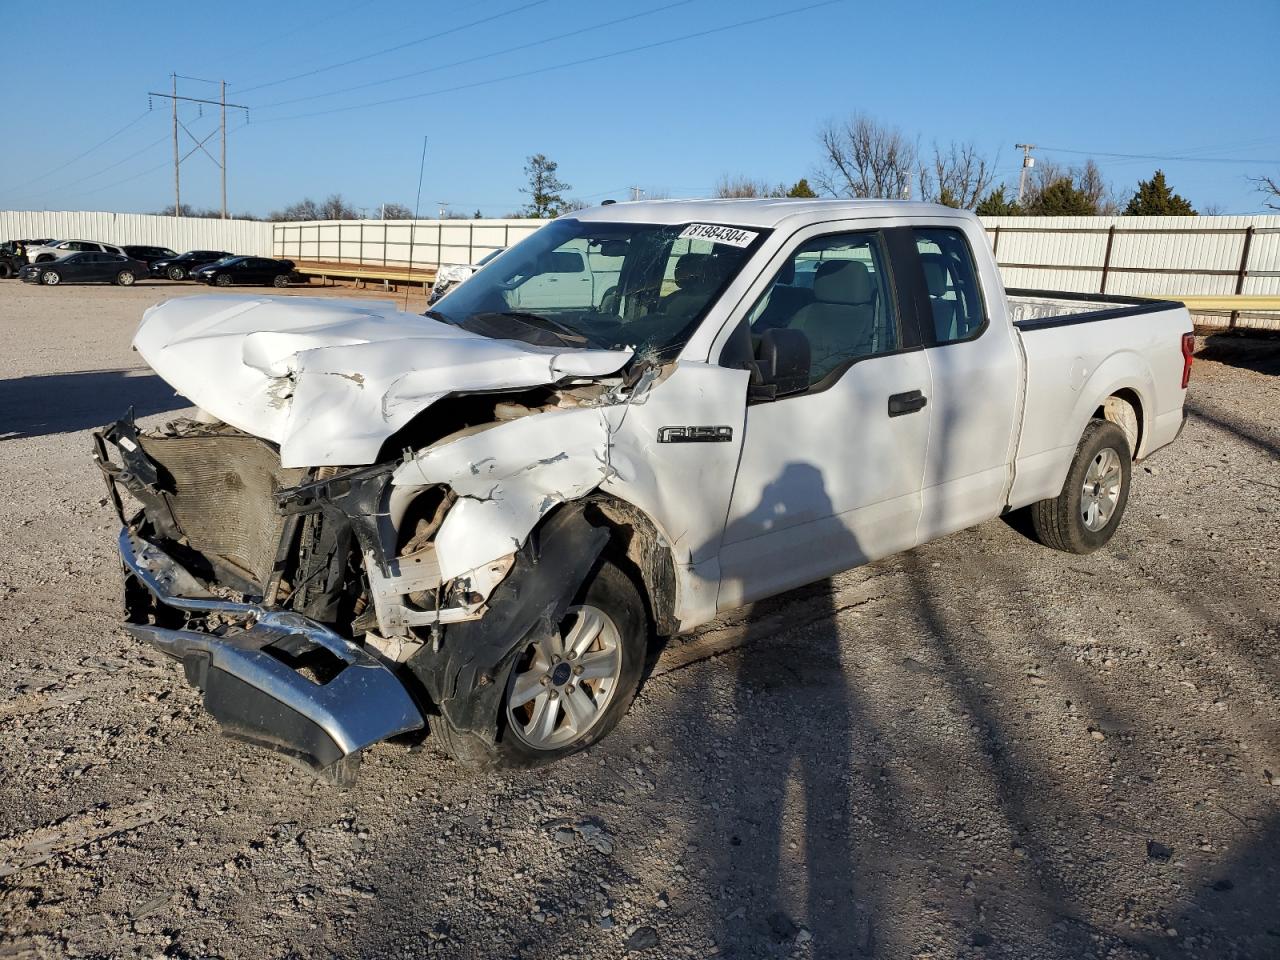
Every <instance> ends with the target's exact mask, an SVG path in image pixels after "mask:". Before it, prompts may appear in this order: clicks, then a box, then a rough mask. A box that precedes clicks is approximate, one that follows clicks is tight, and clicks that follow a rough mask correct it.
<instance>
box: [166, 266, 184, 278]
mask: <svg viewBox="0 0 1280 960" xmlns="http://www.w3.org/2000/svg"><path fill="white" fill-rule="evenodd" d="M166 272H167V273H168V275H169V279H170V280H181V279H182V278H183V277H185V276H186V275H187V273H186V271H185V270H183V269H182V268H181V267H170V268H169V269H168V270H167V271H166Z"/></svg>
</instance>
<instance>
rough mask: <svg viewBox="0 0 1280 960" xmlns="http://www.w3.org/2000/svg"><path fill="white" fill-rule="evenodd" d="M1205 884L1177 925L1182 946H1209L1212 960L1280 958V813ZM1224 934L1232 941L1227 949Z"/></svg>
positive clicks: (1163, 946) (1158, 947)
mask: <svg viewBox="0 0 1280 960" xmlns="http://www.w3.org/2000/svg"><path fill="white" fill-rule="evenodd" d="M1201 879H1202V883H1201V887H1200V892H1199V894H1198V895H1197V896H1196V898H1195V899H1194V900H1193V901H1192V902H1191V904H1190V906H1188V907H1187V909H1186V910H1185V911H1183V913H1182V914H1181V916H1180V917H1179V918H1178V920H1177V922H1176V923H1175V928H1176V929H1177V931H1178V938H1179V940H1181V941H1183V942H1184V943H1185V942H1186V941H1188V940H1191V941H1193V942H1198V943H1201V944H1204V946H1205V950H1206V952H1205V954H1204V955H1210V956H1231V957H1258V958H1262V957H1277V956H1280V916H1278V915H1277V913H1276V904H1278V903H1280V813H1273V814H1272V815H1271V817H1270V819H1269V820H1268V821H1267V822H1266V823H1263V824H1261V825H1260V828H1259V829H1257V830H1256V831H1254V832H1252V833H1251V836H1250V839H1248V840H1247V841H1246V842H1244V843H1243V844H1242V845H1241V846H1240V848H1239V849H1238V850H1237V851H1236V853H1235V855H1234V856H1232V857H1231V858H1229V859H1228V860H1226V861H1225V862H1223V863H1221V864H1219V865H1218V866H1217V868H1216V869H1214V870H1211V871H1209V872H1208V873H1206V874H1205V876H1204V877H1202V878H1201ZM1224 931H1229V933H1230V936H1231V942H1230V944H1229V946H1228V947H1227V948H1226V949H1224V945H1223V944H1222V943H1221V937H1222V934H1223V932H1224ZM1152 947H1153V952H1155V953H1161V952H1162V951H1163V952H1168V953H1169V954H1173V953H1174V952H1175V951H1173V950H1170V949H1169V947H1168V945H1167V942H1159V941H1157V942H1155V943H1153V944H1152ZM1180 955H1185V954H1180Z"/></svg>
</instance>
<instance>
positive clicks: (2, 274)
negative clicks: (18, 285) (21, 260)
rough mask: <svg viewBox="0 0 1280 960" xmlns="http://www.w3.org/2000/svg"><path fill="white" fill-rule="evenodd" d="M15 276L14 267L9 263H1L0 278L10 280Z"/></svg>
mask: <svg viewBox="0 0 1280 960" xmlns="http://www.w3.org/2000/svg"><path fill="white" fill-rule="evenodd" d="M12 276H13V267H11V266H9V264H7V263H0V280H8V279H9V278H10V277H12Z"/></svg>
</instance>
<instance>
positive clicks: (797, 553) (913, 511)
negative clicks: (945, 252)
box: [717, 221, 932, 610]
mask: <svg viewBox="0 0 1280 960" xmlns="http://www.w3.org/2000/svg"><path fill="white" fill-rule="evenodd" d="M836 226H837V225H833V224H825V225H821V226H818V227H812V228H809V229H808V230H806V231H802V232H801V233H800V234H798V235H797V237H796V239H795V241H794V244H793V246H792V247H791V248H790V250H789V252H786V253H785V254H784V255H783V256H782V257H781V258H780V262H779V259H777V258H775V261H774V263H775V265H776V266H777V273H776V274H775V275H774V277H773V279H772V281H771V282H770V283H769V284H768V286H767V287H766V289H765V290H764V292H763V293H762V294H761V295H760V297H759V298H758V299H757V300H756V302H755V305H754V306H753V307H752V308H751V310H750V311H749V313H748V314H747V316H746V317H745V318H744V320H743V322H745V323H747V324H748V325H749V327H750V332H751V335H752V338H753V341H754V342H756V343H758V342H759V340H760V338H762V337H763V336H764V335H765V332H766V331H768V330H771V329H773V330H781V329H786V330H790V331H799V332H800V333H802V334H804V336H805V338H806V339H807V340H808V342H809V347H810V371H809V377H808V383H807V385H805V384H803V383H801V384H799V385H798V389H796V392H794V393H790V394H788V395H785V396H778V397H775V398H773V399H768V398H766V397H760V396H757V397H756V398H755V399H753V401H752V402H750V403H749V406H748V407H747V417H746V428H745V433H744V438H743V448H742V456H741V460H740V462H739V466H738V473H737V478H736V480H735V483H734V489H733V495H732V499H731V503H730V507H729V512H728V522H727V525H726V528H725V533H724V538H723V541H722V546H721V554H720V567H721V576H722V579H721V584H720V591H719V597H718V601H717V606H718V608H719V609H721V610H726V609H732V608H734V607H738V606H741V605H742V604H745V603H750V602H752V601H755V600H759V599H762V598H764V597H767V596H771V595H773V594H777V593H781V592H782V591H785V590H789V589H792V588H794V587H797V586H800V585H802V584H806V583H810V582H813V581H815V580H819V579H821V578H823V577H827V576H830V575H832V574H834V573H837V572H839V571H842V570H846V569H849V568H851V567H854V566H857V565H859V564H862V563H866V562H868V561H870V560H874V559H876V558H877V557H883V556H886V555H888V554H891V553H895V552H897V551H899V550H903V549H905V548H907V547H910V546H912V545H913V544H914V543H915V535H916V526H917V523H918V522H919V519H920V513H921V487H922V484H923V478H924V464H925V454H926V449H927V446H928V439H929V415H928V413H927V411H925V407H926V405H927V403H928V398H929V396H930V394H931V392H932V391H931V382H930V374H929V365H928V361H927V359H926V358H925V354H924V351H923V350H922V349H921V348H920V336H919V332H918V326H917V323H916V317H915V314H914V310H913V308H912V305H911V303H912V302H911V299H910V297H909V296H900V295H899V291H898V284H897V283H896V282H895V279H894V274H895V272H896V271H895V270H894V259H895V257H894V253H895V252H897V251H898V250H899V248H900V247H901V245H902V243H903V241H904V240H909V236H908V237H902V236H895V235H894V233H895V232H894V231H892V230H874V229H872V230H868V229H866V226H867V222H866V221H860V222H859V223H858V224H857V226H858V229H850V230H838V229H836ZM911 254H912V255H914V247H912V248H911ZM903 292H904V294H905V293H906V292H907V288H906V287H905V285H904V290H903ZM757 394H758V391H757Z"/></svg>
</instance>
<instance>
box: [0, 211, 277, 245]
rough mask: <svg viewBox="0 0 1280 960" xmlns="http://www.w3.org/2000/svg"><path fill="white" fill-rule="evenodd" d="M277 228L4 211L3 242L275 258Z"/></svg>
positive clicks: (122, 215) (138, 216)
mask: <svg viewBox="0 0 1280 960" xmlns="http://www.w3.org/2000/svg"><path fill="white" fill-rule="evenodd" d="M271 228H272V224H270V223H261V222H259V221H256V220H209V219H205V218H203V217H158V216H154V215H152V214H146V213H102V212H75V211H0V240H25V239H30V238H33V237H53V238H54V239H57V240H98V241H100V242H102V243H114V244H126V243H136V244H146V245H149V246H158V247H169V248H170V249H172V250H177V251H178V252H179V253H181V252H183V251H185V250H228V251H231V252H232V253H244V254H252V255H254V256H270V255H271V240H272V229H271Z"/></svg>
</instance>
